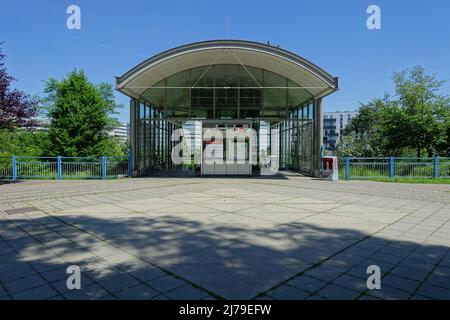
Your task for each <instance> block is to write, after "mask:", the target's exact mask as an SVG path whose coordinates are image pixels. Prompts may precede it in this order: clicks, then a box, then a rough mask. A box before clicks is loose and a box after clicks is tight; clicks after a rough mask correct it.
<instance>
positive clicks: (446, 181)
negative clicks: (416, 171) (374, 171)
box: [358, 178, 450, 184]
mask: <svg viewBox="0 0 450 320" xmlns="http://www.w3.org/2000/svg"><path fill="white" fill-rule="evenodd" d="M358 180H365V181H375V182H393V183H425V184H450V178H437V179H432V178H392V179H391V178H368V179H358Z"/></svg>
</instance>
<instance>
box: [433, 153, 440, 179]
mask: <svg viewBox="0 0 450 320" xmlns="http://www.w3.org/2000/svg"><path fill="white" fill-rule="evenodd" d="M433 178H435V179H436V178H439V157H434V173H433Z"/></svg>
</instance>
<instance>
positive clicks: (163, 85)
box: [116, 40, 338, 118]
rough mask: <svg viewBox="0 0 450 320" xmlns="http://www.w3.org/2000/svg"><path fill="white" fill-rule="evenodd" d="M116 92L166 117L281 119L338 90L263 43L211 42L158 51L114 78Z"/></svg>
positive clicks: (307, 65) (323, 75)
mask: <svg viewBox="0 0 450 320" xmlns="http://www.w3.org/2000/svg"><path fill="white" fill-rule="evenodd" d="M116 87H117V90H119V91H120V92H122V93H124V94H126V95H128V96H130V97H131V98H135V99H138V100H140V101H142V102H145V103H147V104H151V105H153V106H154V107H156V108H157V109H160V110H164V111H165V112H166V114H167V116H169V117H194V118H195V117H198V118H203V117H208V118H211V117H212V118H228V117H230V118H247V117H262V116H264V117H269V116H270V117H271V116H274V117H282V116H283V115H284V114H285V113H286V111H287V110H288V109H289V108H292V107H296V106H299V105H302V104H304V103H306V102H308V101H310V100H313V99H317V98H322V97H324V96H326V95H328V94H330V93H332V92H334V91H336V90H337V89H338V81H337V78H334V77H332V76H331V75H330V74H328V73H327V72H326V71H324V70H323V69H321V68H319V67H318V66H316V65H315V64H313V63H311V62H309V61H307V60H306V59H304V58H302V57H300V56H298V55H296V54H293V53H291V52H289V51H286V50H283V49H280V48H278V47H273V46H270V45H266V44H261V43H257V42H250V41H239V40H215V41H205V42H198V43H193V44H188V45H185V46H181V47H178V48H175V49H171V50H168V51H165V52H163V53H160V54H158V55H156V56H154V57H152V58H150V59H148V60H146V61H144V62H142V63H141V64H139V65H138V66H136V67H134V68H133V69H131V70H130V71H128V72H127V73H125V74H124V75H123V76H122V77H119V78H117V86H116Z"/></svg>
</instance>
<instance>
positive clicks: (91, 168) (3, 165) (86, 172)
mask: <svg viewBox="0 0 450 320" xmlns="http://www.w3.org/2000/svg"><path fill="white" fill-rule="evenodd" d="M130 168H131V167H130V157H127V156H124V157H18V156H13V157H0V179H1V180H13V181H15V180H21V179H54V180H63V179H112V178H118V177H125V176H130V175H131V173H130Z"/></svg>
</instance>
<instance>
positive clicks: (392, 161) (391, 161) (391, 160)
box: [389, 157, 395, 178]
mask: <svg viewBox="0 0 450 320" xmlns="http://www.w3.org/2000/svg"><path fill="white" fill-rule="evenodd" d="M394 164H395V158H394V157H390V158H389V178H393V177H394V176H395V165H394Z"/></svg>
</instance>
